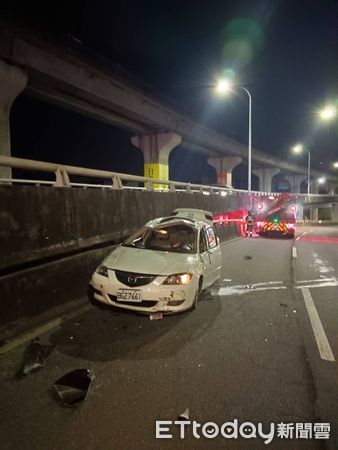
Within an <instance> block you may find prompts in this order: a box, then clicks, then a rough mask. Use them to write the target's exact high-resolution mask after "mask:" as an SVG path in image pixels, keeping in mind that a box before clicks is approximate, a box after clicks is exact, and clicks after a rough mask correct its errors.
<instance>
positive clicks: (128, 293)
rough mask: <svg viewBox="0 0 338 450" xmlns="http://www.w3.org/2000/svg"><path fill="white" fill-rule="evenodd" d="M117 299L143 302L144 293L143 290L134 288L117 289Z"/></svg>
mask: <svg viewBox="0 0 338 450" xmlns="http://www.w3.org/2000/svg"><path fill="white" fill-rule="evenodd" d="M116 297H117V300H119V301H120V302H135V303H137V302H141V301H142V295H141V291H137V290H134V289H120V290H118V291H117V296H116Z"/></svg>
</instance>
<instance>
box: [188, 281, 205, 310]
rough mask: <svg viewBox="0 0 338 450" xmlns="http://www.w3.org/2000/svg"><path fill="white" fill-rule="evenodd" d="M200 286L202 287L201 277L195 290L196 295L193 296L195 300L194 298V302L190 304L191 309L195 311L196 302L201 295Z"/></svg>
mask: <svg viewBox="0 0 338 450" xmlns="http://www.w3.org/2000/svg"><path fill="white" fill-rule="evenodd" d="M202 286H203V277H201V278H200V279H199V281H198V288H197V289H196V294H195V298H194V302H193V304H192V307H191V308H192V309H196V306H197V301H198V297H199V295H200V293H201V290H202Z"/></svg>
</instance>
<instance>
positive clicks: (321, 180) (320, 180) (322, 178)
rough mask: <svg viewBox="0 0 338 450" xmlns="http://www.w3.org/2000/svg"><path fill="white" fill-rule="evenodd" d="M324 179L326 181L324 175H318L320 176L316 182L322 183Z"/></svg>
mask: <svg viewBox="0 0 338 450" xmlns="http://www.w3.org/2000/svg"><path fill="white" fill-rule="evenodd" d="M325 181H326V178H325V177H320V178H318V183H319V184H324V183H325Z"/></svg>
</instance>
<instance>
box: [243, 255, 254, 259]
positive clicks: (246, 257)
mask: <svg viewBox="0 0 338 450" xmlns="http://www.w3.org/2000/svg"><path fill="white" fill-rule="evenodd" d="M244 259H253V256H250V255H244Z"/></svg>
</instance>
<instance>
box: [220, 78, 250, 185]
mask: <svg viewBox="0 0 338 450" xmlns="http://www.w3.org/2000/svg"><path fill="white" fill-rule="evenodd" d="M233 87H234V86H233V84H232V83H231V81H230V80H228V79H226V78H224V79H222V80H219V81H218V83H217V85H216V90H217V92H219V93H220V94H227V93H229V92H231V91H232V89H233ZM238 87H239V88H240V89H242V90H243V91H244V92H246V94H247V95H248V97H249V137H248V191H249V193H250V192H251V135H252V132H251V122H252V119H251V117H252V114H251V110H252V107H251V104H252V102H251V94H250V92H249V91H248V89H246V88H245V87H243V86H238Z"/></svg>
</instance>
